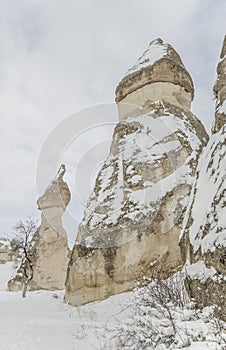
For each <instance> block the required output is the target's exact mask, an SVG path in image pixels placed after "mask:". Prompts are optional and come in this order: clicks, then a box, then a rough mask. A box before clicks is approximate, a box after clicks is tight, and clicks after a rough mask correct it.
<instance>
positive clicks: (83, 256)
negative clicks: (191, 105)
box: [65, 101, 208, 305]
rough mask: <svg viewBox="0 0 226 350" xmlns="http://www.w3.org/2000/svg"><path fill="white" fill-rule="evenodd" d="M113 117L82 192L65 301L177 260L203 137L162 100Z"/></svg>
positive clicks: (126, 283)
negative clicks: (87, 191) (106, 144)
mask: <svg viewBox="0 0 226 350" xmlns="http://www.w3.org/2000/svg"><path fill="white" fill-rule="evenodd" d="M149 108H150V110H151V109H152V111H151V112H149V113H148V114H145V115H142V116H136V117H134V118H128V119H125V120H124V121H122V122H120V123H119V124H118V125H117V126H116V128H115V132H114V135H113V141H112V145H111V152H110V155H109V157H108V159H107V160H106V162H105V164H104V166H103V168H102V169H101V171H100V173H99V175H98V177H97V180H96V185H95V188H94V191H93V193H92V195H91V197H90V199H89V202H88V204H87V208H86V210H85V214H84V218H83V221H82V223H81V225H80V227H79V232H78V236H77V240H76V245H75V246H74V249H73V253H72V257H71V260H70V263H69V269H68V275H67V282H66V295H65V301H66V302H69V303H70V304H73V305H81V304H84V303H87V302H90V301H93V300H99V299H104V298H106V297H107V296H109V295H112V294H117V293H120V292H124V291H127V290H130V289H132V288H133V287H134V282H135V280H137V279H139V278H140V277H141V276H142V275H143V274H144V273H145V272H146V271H148V270H149V268H150V264H153V265H155V264H161V265H165V266H166V269H165V271H163V274H164V276H165V273H166V271H167V274H168V275H170V274H171V273H173V272H174V271H176V270H177V269H178V268H179V266H181V264H182V261H181V255H180V249H179V245H178V241H179V232H180V227H181V222H182V218H183V214H184V211H185V208H186V206H187V203H188V196H189V193H190V190H191V186H192V184H193V176H194V174H195V169H196V164H197V158H198V155H199V153H200V151H201V149H202V147H203V145H205V144H206V141H207V138H208V137H207V134H206V132H205V129H204V128H203V126H202V124H201V123H200V121H198V120H197V118H196V117H195V116H194V115H193V114H192V113H190V112H187V113H186V112H185V111H184V110H183V109H181V108H178V107H175V106H173V105H170V104H166V103H163V102H162V101H160V102H157V103H153V104H152V105H151V106H149Z"/></svg>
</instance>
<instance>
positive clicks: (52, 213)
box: [8, 166, 71, 291]
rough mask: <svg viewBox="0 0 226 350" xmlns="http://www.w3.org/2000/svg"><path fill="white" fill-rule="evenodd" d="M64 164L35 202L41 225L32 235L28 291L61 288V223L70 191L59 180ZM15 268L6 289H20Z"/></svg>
mask: <svg viewBox="0 0 226 350" xmlns="http://www.w3.org/2000/svg"><path fill="white" fill-rule="evenodd" d="M64 172H65V168H64V166H62V167H61V170H60V171H59V173H58V176H57V177H56V179H55V180H54V181H52V182H51V183H50V185H49V186H48V188H47V189H46V191H45V193H44V195H43V196H42V197H40V198H39V199H38V201H37V203H38V208H39V209H40V210H41V211H42V214H41V226H40V227H39V228H38V230H37V232H36V233H35V235H34V237H33V246H34V261H33V270H34V276H33V279H32V280H31V282H30V283H29V289H30V290H38V289H47V290H55V289H64V286H65V278H66V271H67V266H68V262H69V255H70V251H69V248H68V240H67V234H66V232H65V230H64V228H63V226H62V215H63V213H64V211H65V209H66V207H67V205H68V203H69V201H70V196H71V195H70V191H69V188H68V186H67V184H66V182H64V181H63V175H64ZM21 272H22V271H21V268H19V270H18V273H17V274H16V276H15V277H14V278H13V279H12V280H11V281H9V283H8V287H9V290H11V291H14V290H21V289H22V286H23V274H22V273H21Z"/></svg>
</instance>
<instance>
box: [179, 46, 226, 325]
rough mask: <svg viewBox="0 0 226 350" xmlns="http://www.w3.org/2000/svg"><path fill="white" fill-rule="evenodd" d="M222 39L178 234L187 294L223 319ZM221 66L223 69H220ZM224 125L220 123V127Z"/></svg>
mask: <svg viewBox="0 0 226 350" xmlns="http://www.w3.org/2000/svg"><path fill="white" fill-rule="evenodd" d="M225 53H226V40H225V39H224V44H223V50H222V54H221V61H220V63H219V65H218V68H217V71H218V79H217V83H216V84H215V86H214V91H215V93H216V97H217V104H216V117H215V123H214V128H213V132H214V133H215V134H213V135H212V136H211V137H210V140H209V143H208V145H207V147H206V148H205V149H204V150H203V153H202V155H201V157H200V160H199V164H198V167H197V175H196V182H195V184H194V186H193V189H192V193H191V198H190V203H189V206H188V210H187V212H186V214H185V218H184V224H183V230H182V234H181V242H180V245H181V248H182V255H183V258H184V261H186V265H185V270H186V272H187V279H186V286H187V290H188V293H189V295H190V296H191V297H192V298H194V299H195V300H196V302H197V304H198V306H199V307H203V306H207V305H212V304H216V305H218V315H219V316H220V317H223V318H224V319H225V320H226V316H225V315H226V234H225V230H226V199H225V195H226V125H224V123H225V122H226V110H225V99H226V95H225V93H226V73H225V67H226V66H225V64H226V60H225V58H224V59H223V57H225ZM223 67H224V68H223ZM223 125H224V126H223Z"/></svg>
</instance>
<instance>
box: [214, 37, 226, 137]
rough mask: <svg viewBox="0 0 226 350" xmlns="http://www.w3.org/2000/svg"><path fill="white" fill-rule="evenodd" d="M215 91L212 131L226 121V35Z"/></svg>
mask: <svg viewBox="0 0 226 350" xmlns="http://www.w3.org/2000/svg"><path fill="white" fill-rule="evenodd" d="M213 91H214V93H215V97H216V114H215V122H214V126H213V129H212V131H213V133H216V132H218V131H220V129H221V128H222V126H223V125H224V124H225V122H226V36H225V37H224V42H223V47H222V51H221V55H220V62H219V64H218V66H217V81H216V83H215V85H214V88H213Z"/></svg>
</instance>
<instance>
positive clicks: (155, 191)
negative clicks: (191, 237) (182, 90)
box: [81, 101, 201, 235]
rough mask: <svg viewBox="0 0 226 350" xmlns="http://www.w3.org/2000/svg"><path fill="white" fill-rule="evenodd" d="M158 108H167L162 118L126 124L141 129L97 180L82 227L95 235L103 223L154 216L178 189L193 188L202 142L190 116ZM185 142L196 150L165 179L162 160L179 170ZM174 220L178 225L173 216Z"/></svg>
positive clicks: (123, 144)
mask: <svg viewBox="0 0 226 350" xmlns="http://www.w3.org/2000/svg"><path fill="white" fill-rule="evenodd" d="M156 104H157V105H158V107H159V106H160V107H161V109H162V110H163V112H162V115H160V116H158V117H156V113H155V110H154V111H152V112H150V113H148V114H145V115H140V116H137V117H134V118H128V119H126V120H125V121H123V122H121V124H122V126H123V128H128V130H130V127H131V126H135V128H134V129H132V130H134V131H132V132H130V133H129V134H124V135H123V136H122V137H121V138H120V139H119V141H118V143H117V151H114V152H112V153H111V154H110V156H109V157H108V159H107V160H106V162H105V164H104V166H103V168H102V169H101V171H100V173H99V176H98V179H97V183H98V190H97V191H96V192H93V194H92V195H91V196H90V199H89V201H88V204H87V208H86V210H85V213H84V218H83V221H82V223H81V226H88V227H89V229H90V230H93V232H94V230H95V229H96V228H97V227H100V226H101V225H111V224H113V225H115V224H117V223H118V221H119V219H120V218H123V217H124V218H127V219H130V220H133V221H138V220H140V218H141V216H150V215H153V214H154V213H155V212H156V210H157V209H158V208H157V207H156V203H157V202H159V201H160V200H161V199H162V198H163V197H164V196H166V195H167V193H169V192H171V191H172V190H173V189H174V188H175V186H177V185H180V184H181V185H185V186H187V185H189V184H190V185H192V183H193V181H194V180H193V177H192V176H191V168H190V161H191V160H193V159H195V158H196V154H197V150H198V149H199V147H200V144H201V142H200V140H199V138H198V137H197V135H196V133H195V131H194V130H193V129H192V127H191V124H190V121H188V118H187V116H186V115H185V114H184V113H182V114H181V116H175V115H174V114H172V113H170V112H169V110H167V109H165V106H164V104H163V103H162V102H161V101H159V102H157V103H156ZM183 143H185V144H188V145H190V146H191V147H192V150H191V151H192V153H191V155H190V156H189V157H188V158H187V161H186V162H185V163H184V164H182V165H181V166H179V167H178V169H173V168H172V172H171V174H169V175H168V176H166V177H165V178H162V176H161V174H160V173H159V172H158V171H159V170H158V168H159V167H160V168H161V166H160V163H161V161H163V162H164V159H165V158H168V160H169V162H170V163H171V164H172V167H174V165H173V164H174V163H173V161H174V158H175V157H178V156H179V155H180V152H184V150H183ZM114 147H116V145H114ZM142 164H145V167H147V166H148V167H149V168H148V169H150V173H153V176H154V177H156V180H155V179H154V180H152V179H151V180H150V181H146V180H145V179H144V177H145V176H147V175H146V174H145V173H144V172H143V173H142ZM139 169H140V171H139ZM138 184H139V188H136V185H138ZM180 205H181V210H183V208H185V206H186V205H187V201H186V200H185V199H183V198H181V201H180ZM171 214H172V213H171ZM171 216H172V215H171ZM169 220H171V221H172V222H173V216H172V217H171V219H169ZM94 235H95V233H94Z"/></svg>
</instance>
